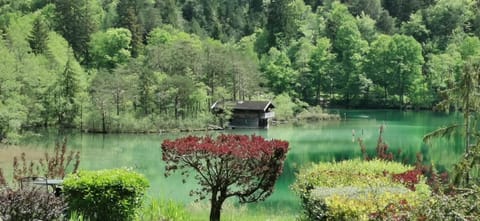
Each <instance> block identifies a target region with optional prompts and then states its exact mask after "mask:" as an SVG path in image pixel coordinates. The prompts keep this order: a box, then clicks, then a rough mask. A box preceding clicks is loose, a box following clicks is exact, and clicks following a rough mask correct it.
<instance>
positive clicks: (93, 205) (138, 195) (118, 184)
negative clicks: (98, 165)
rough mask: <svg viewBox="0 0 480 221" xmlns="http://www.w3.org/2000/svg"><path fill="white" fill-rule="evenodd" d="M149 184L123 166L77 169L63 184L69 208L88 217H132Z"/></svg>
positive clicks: (116, 220)
mask: <svg viewBox="0 0 480 221" xmlns="http://www.w3.org/2000/svg"><path fill="white" fill-rule="evenodd" d="M148 187H149V184H148V181H147V179H146V178H145V177H144V176H143V175H141V174H138V173H136V172H133V171H130V170H127V169H112V170H100V171H80V172H79V173H77V174H73V175H70V176H68V177H67V178H66V179H65V181H64V183H63V191H64V194H65V196H66V199H67V202H68V205H69V211H70V212H73V211H75V212H78V213H81V214H83V215H84V216H86V217H87V218H88V219H89V220H91V221H95V220H102V221H109V220H115V221H122V220H132V219H133V218H134V217H135V214H136V211H137V209H138V208H139V207H140V206H141V204H142V202H143V196H144V195H145V192H146V189H147V188H148Z"/></svg>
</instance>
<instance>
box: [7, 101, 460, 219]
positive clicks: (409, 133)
mask: <svg viewBox="0 0 480 221" xmlns="http://www.w3.org/2000/svg"><path fill="white" fill-rule="evenodd" d="M331 112H335V113H337V112H338V113H340V114H341V115H342V118H343V117H346V120H342V121H329V122H320V123H314V124H305V125H281V126H275V127H271V128H270V129H269V130H227V131H223V132H222V133H237V134H253V133H254V134H257V135H261V136H264V137H267V138H275V139H283V140H287V141H289V142H290V151H289V153H288V156H287V160H286V162H285V168H284V172H283V174H282V176H281V177H280V178H279V180H278V182H277V184H276V187H275V191H274V193H273V195H272V196H270V197H269V198H268V199H267V200H266V201H265V202H262V203H255V204H251V205H249V207H250V208H252V209H261V210H268V211H271V213H275V211H283V212H285V211H287V212H288V211H291V212H297V211H298V209H299V200H298V198H297V197H296V196H295V194H294V193H293V192H292V191H291V189H290V185H291V184H292V183H293V182H294V180H295V172H296V171H298V168H299V167H302V166H304V165H308V164H309V163H311V162H321V161H333V160H336V161H339V160H344V159H351V158H355V157H360V156H361V152H360V147H359V145H358V143H356V142H353V141H352V140H353V137H352V131H354V133H355V136H356V137H358V136H361V137H363V139H364V140H365V143H366V145H367V148H368V151H371V152H374V151H375V145H376V142H377V138H378V131H379V127H380V125H382V124H384V125H385V133H384V139H385V141H386V142H387V143H388V145H389V146H390V150H391V151H392V152H393V153H397V152H398V149H399V148H400V149H401V151H402V158H405V159H406V160H407V161H410V162H414V161H415V156H416V153H418V152H421V153H422V154H423V156H424V159H425V160H426V161H431V162H433V163H434V164H435V165H436V166H437V168H439V169H440V170H448V169H449V168H451V166H452V165H453V164H454V163H455V162H456V161H457V160H458V159H459V158H460V156H461V153H462V152H463V147H462V142H461V139H460V138H455V139H452V140H445V139H441V140H436V141H433V142H431V143H430V144H429V145H427V144H424V143H423V142H422V137H423V135H425V134H426V133H428V132H430V131H432V130H434V129H436V128H438V127H439V126H445V125H448V124H449V123H452V122H454V120H456V119H460V118H461V117H460V115H458V114H457V115H456V114H451V115H446V114H443V113H433V112H413V111H409V112H400V111H394V110H355V111H350V110H349V111H345V110H338V111H333V110H332V111H331ZM215 133H220V132H196V133H193V134H196V135H205V134H215ZM187 134H188V133H168V134H107V135H101V134H80V133H75V134H70V135H68V136H67V137H68V146H69V148H71V149H74V150H80V152H81V164H80V167H81V168H83V169H93V170H96V169H105V168H118V167H129V168H133V169H134V170H136V171H138V172H140V173H143V174H145V176H146V177H147V178H148V179H149V181H150V183H151V188H150V190H149V195H150V196H152V197H156V198H163V199H172V200H175V201H179V202H184V203H186V204H187V203H190V202H193V200H194V199H193V198H191V197H190V196H189V191H190V189H192V188H193V187H194V185H195V184H194V180H188V181H187V183H186V184H183V183H182V178H181V177H180V176H179V175H173V176H170V177H168V178H165V177H164V175H163V173H164V164H163V162H162V160H161V149H160V144H161V142H162V140H164V139H174V138H177V137H180V136H185V135H187ZM56 139H57V136H55V135H54V134H52V133H49V134H47V135H42V136H36V137H32V138H29V139H27V140H26V141H24V144H23V147H22V149H24V151H25V152H27V156H28V153H29V152H30V151H33V152H37V153H38V152H43V151H44V150H47V149H48V150H50V151H51V150H53V148H54V143H55V140H56ZM22 151H23V150H22ZM6 154H8V149H7V151H6ZM12 155H13V153H12ZM12 158H13V156H12ZM0 167H3V168H4V169H5V170H7V171H8V168H9V167H11V162H7V161H6V160H3V161H0Z"/></svg>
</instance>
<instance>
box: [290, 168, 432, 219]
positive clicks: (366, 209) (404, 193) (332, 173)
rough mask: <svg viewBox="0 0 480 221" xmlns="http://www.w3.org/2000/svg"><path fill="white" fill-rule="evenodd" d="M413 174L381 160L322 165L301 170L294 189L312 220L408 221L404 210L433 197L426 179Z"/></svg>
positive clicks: (406, 169)
mask: <svg viewBox="0 0 480 221" xmlns="http://www.w3.org/2000/svg"><path fill="white" fill-rule="evenodd" d="M411 171H414V170H413V168H412V167H409V166H405V165H402V164H400V163H396V162H387V161H383V160H378V159H376V160H372V161H361V160H359V159H356V160H349V161H342V162H338V163H319V164H316V165H313V166H311V167H308V168H304V169H302V170H301V171H300V172H299V174H298V175H297V181H296V182H295V183H294V185H293V189H294V191H295V192H296V193H297V194H298V195H299V196H300V197H301V198H302V203H303V207H304V210H305V215H306V218H308V219H309V220H325V219H327V220H369V219H381V218H382V217H383V216H384V214H386V213H388V214H389V216H390V217H397V218H398V219H397V220H401V219H408V218H409V216H410V214H409V213H403V211H405V210H410V209H411V208H415V207H418V206H419V205H421V204H422V203H423V202H424V201H425V200H426V199H428V197H429V196H430V188H429V187H428V185H426V184H425V178H423V177H422V176H421V175H418V174H417V173H416V172H411ZM417 175H418V176H417ZM410 187H411V188H410ZM391 211H394V212H391Z"/></svg>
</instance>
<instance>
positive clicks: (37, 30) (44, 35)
mask: <svg viewBox="0 0 480 221" xmlns="http://www.w3.org/2000/svg"><path fill="white" fill-rule="evenodd" d="M27 40H28V43H29V44H30V48H31V49H32V52H33V53H35V54H42V53H43V52H45V50H46V49H47V40H48V27H47V25H46V24H45V21H44V20H43V17H42V16H38V17H36V18H35V20H34V21H33V28H32V31H31V32H30V35H29V36H28V39H27Z"/></svg>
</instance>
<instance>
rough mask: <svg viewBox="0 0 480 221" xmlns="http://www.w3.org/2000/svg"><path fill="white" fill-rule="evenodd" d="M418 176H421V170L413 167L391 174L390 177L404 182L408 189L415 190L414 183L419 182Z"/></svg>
mask: <svg viewBox="0 0 480 221" xmlns="http://www.w3.org/2000/svg"><path fill="white" fill-rule="evenodd" d="M420 176H422V171H421V170H418V169H414V170H409V171H406V172H404V173H399V174H393V176H392V179H393V180H394V181H396V182H400V183H402V184H404V185H405V186H406V187H407V188H409V189H410V190H412V191H415V185H416V184H418V182H420Z"/></svg>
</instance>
